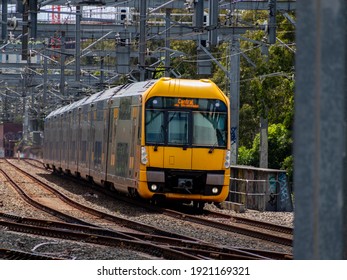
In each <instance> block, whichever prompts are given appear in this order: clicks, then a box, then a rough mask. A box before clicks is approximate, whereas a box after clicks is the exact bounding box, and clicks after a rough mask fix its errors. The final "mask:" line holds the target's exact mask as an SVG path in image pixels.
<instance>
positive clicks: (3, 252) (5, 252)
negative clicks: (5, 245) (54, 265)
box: [0, 248, 64, 260]
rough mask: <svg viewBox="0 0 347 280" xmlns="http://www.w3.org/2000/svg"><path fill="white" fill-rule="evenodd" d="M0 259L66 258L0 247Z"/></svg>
mask: <svg viewBox="0 0 347 280" xmlns="http://www.w3.org/2000/svg"><path fill="white" fill-rule="evenodd" d="M0 260H64V259H63V258H55V257H50V256H46V255H42V254H36V253H28V252H23V251H18V250H11V249H2V248H0Z"/></svg>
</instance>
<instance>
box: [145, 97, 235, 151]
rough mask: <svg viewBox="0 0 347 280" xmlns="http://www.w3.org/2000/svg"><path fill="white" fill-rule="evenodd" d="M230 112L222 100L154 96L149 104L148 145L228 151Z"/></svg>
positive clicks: (146, 116) (146, 133) (146, 119)
mask: <svg viewBox="0 0 347 280" xmlns="http://www.w3.org/2000/svg"><path fill="white" fill-rule="evenodd" d="M227 111H228V110H227V106H226V105H225V103H223V102H222V101H221V100H215V99H213V100H211V99H182V98H168V97H153V98H151V99H149V100H148V101H147V103H146V114H145V137H146V144H147V145H169V146H185V147H187V146H190V147H192V146H194V147H213V148H218V147H219V148H225V147H226V146H227V136H228V133H227V128H228V117H227V116H228V115H227Z"/></svg>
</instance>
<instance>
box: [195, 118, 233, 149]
mask: <svg viewBox="0 0 347 280" xmlns="http://www.w3.org/2000/svg"><path fill="white" fill-rule="evenodd" d="M193 124H194V125H193V145H194V146H214V147H226V144H227V115H226V114H223V113H216V112H213V113H212V112H194V113H193Z"/></svg>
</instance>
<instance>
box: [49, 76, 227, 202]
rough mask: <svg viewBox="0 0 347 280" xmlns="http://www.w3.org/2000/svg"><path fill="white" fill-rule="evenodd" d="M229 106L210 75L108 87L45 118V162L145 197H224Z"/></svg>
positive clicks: (184, 199) (200, 199)
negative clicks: (192, 78) (196, 78)
mask: <svg viewBox="0 0 347 280" xmlns="http://www.w3.org/2000/svg"><path fill="white" fill-rule="evenodd" d="M229 132H230V106H229V100H228V98H227V97H226V96H225V95H224V93H223V92H222V91H221V90H220V89H219V88H218V87H217V86H216V85H215V84H214V83H213V82H211V81H210V80H207V79H203V80H189V79H171V78H161V79H159V80H150V81H145V82H137V83H131V84H126V85H123V86H118V87H115V88H111V89H107V90H104V91H102V92H99V93H96V94H94V95H92V96H90V97H86V98H84V99H81V100H79V101H77V102H75V103H72V104H70V105H67V106H64V107H62V108H59V109H57V110H55V111H53V112H52V113H50V114H49V115H48V116H47V117H46V119H45V128H44V163H45V165H46V167H48V168H52V169H53V170H54V171H56V172H65V173H71V174H73V175H76V176H80V177H82V178H86V179H89V180H92V181H94V182H95V183H97V184H100V185H103V186H106V187H110V188H114V189H115V190H117V191H119V192H123V193H128V194H130V195H134V196H135V195H137V196H140V197H142V198H144V199H148V200H164V199H167V200H176V201H180V202H187V203H189V202H193V203H194V205H195V206H196V207H198V208H202V207H203V206H204V204H205V203H206V202H222V201H223V200H225V199H226V197H227V196H228V193H229V180H230V169H229V167H230V133H229Z"/></svg>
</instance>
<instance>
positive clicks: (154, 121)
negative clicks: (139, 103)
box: [146, 110, 165, 144]
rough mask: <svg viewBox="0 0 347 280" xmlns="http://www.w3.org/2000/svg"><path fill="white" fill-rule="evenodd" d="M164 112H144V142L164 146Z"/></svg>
mask: <svg viewBox="0 0 347 280" xmlns="http://www.w3.org/2000/svg"><path fill="white" fill-rule="evenodd" d="M163 123H164V112H162V111H158V110H147V111H146V142H147V143H155V144H164V141H165V139H164V132H163Z"/></svg>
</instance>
